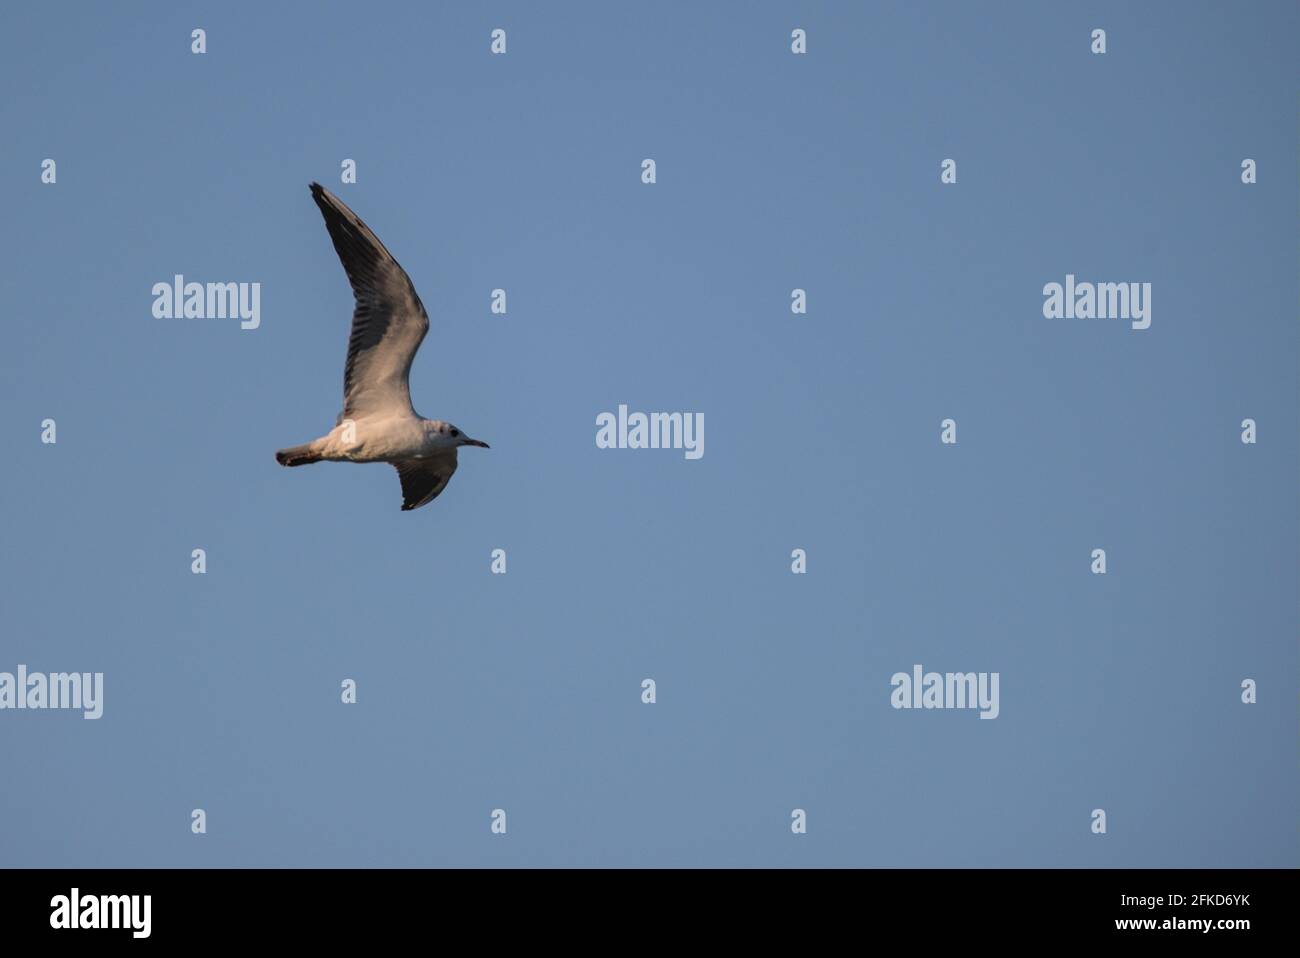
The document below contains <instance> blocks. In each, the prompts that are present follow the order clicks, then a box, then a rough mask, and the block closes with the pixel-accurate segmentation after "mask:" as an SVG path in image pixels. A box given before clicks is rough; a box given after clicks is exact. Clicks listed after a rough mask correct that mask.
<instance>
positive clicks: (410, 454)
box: [275, 183, 487, 511]
mask: <svg viewBox="0 0 1300 958" xmlns="http://www.w3.org/2000/svg"><path fill="white" fill-rule="evenodd" d="M311 194H312V198H313V199H315V201H316V205H317V206H318V207H320V211H321V214H322V215H323V216H324V217H325V227H326V229H327V230H329V234H330V239H331V240H333V242H334V249H335V251H336V252H337V253H338V255H339V260H340V261H341V262H342V263H343V269H344V271H345V272H346V273H347V275H348V282H349V283H351V284H352V292H353V294H354V295H355V296H356V301H357V302H356V309H355V311H354V312H353V314H352V335H351V337H350V339H349V340H348V358H347V363H346V365H345V366H344V371H343V412H341V413H340V414H339V418H338V421H337V422H336V423H335V425H334V428H333V429H331V430H330V431H329V432H328V433H327V434H326V435H324V436H321V437H320V438H319V439H313V440H312V441H311V442H309V443H304V444H303V445H301V446H291V447H290V448H288V449H281V450H280V451H279V452H277V453H276V454H275V458H276V461H277V462H279V463H280V464H281V465H282V466H304V465H307V464H308V463H313V462H387V463H391V464H392V465H393V466H394V467H395V468H396V469H397V474H398V477H399V478H400V479H401V481H402V499H403V501H402V510H403V511H409V510H411V509H418V508H419V507H420V506H422V505H424V504H425V503H428V502H432V501H433V500H434V499H435V498H437V496H438V494H439V493H441V492H442V490H443V489H445V488H446V487H447V483H448V482H449V481H451V477H452V474H453V473H454V472H455V471H456V465H457V458H456V450H457V449H459V448H460V447H461V446H481V447H483V448H484V449H486V448H487V443H485V442H481V441H480V440H478V439H471V438H470V437H469V436H467V435H465V434H464V433H463V432H461V431H460V430H459V429H458V428H456V427H455V426H453V425H452V424H451V423H448V422H443V421H442V420H441V419H424V418H422V417H420V416H419V415H417V414H416V412H415V409H414V408H413V407H412V406H411V392H410V386H409V383H408V380H409V377H410V374H411V361H412V360H413V359H414V358H415V353H416V350H418V349H419V348H420V343H422V342H423V341H424V336H425V334H426V333H427V332H428V331H429V316H428V314H427V313H426V312H425V311H424V304H423V303H421V302H420V297H419V296H418V295H417V294H416V292H415V287H414V286H413V285H412V284H411V279H410V277H409V276H407V275H406V271H405V270H403V269H402V267H401V266H399V265H398V263H397V260H395V259H393V257H392V254H390V253H389V252H388V250H387V249H385V248H384V244H383V243H381V242H379V238H378V237H377V236H375V234H374V233H373V232H371V230H370V228H369V227H368V226H366V224H365V223H363V222H362V221H361V219H360V217H358V216H357V215H356V214H355V213H353V212H352V210H350V209H348V207H347V205H346V204H345V203H343V202H342V201H341V200H340V199H339V198H338V197H336V196H335V195H334V194H332V193H331V192H330V191H329V190H327V189H325V188H324V187H322V186H321V185H320V184H319V183H313V184H311Z"/></svg>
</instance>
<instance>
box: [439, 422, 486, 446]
mask: <svg viewBox="0 0 1300 958" xmlns="http://www.w3.org/2000/svg"><path fill="white" fill-rule="evenodd" d="M434 429H435V435H436V436H437V439H438V444H439V445H441V446H445V447H447V448H448V449H456V448H458V447H460V446H479V447H481V448H483V449H490V448H492V447H491V446H489V445H488V444H487V443H485V442H484V441H483V440H481V439H471V438H470V437H469V436H467V435H466V434H465V431H464V430H463V429H461V428H460V427H458V426H453V425H452V424H451V423H449V422H439V423H435V424H434Z"/></svg>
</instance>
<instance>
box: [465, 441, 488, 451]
mask: <svg viewBox="0 0 1300 958" xmlns="http://www.w3.org/2000/svg"><path fill="white" fill-rule="evenodd" d="M465 445H467V446H481V447H482V448H484V449H491V448H492V447H491V446H489V445H488V444H487V443H485V442H484V441H483V440H482V439H466V440H465Z"/></svg>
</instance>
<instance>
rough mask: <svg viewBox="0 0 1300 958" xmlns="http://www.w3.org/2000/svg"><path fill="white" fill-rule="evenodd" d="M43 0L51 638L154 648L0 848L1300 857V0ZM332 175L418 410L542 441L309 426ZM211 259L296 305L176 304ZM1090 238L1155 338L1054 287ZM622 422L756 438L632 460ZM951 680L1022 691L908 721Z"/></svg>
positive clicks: (3, 792) (12, 151) (36, 360)
mask: <svg viewBox="0 0 1300 958" xmlns="http://www.w3.org/2000/svg"><path fill="white" fill-rule="evenodd" d="M0 26H2V27H3V29H0V54H2V55H0V80H2V81H3V84H2V88H3V89H5V90H6V91H7V92H6V94H5V96H4V97H3V98H2V99H0V127H2V128H3V129H4V130H5V131H6V137H5V148H4V150H3V151H0V181H3V182H4V183H5V184H6V189H5V191H4V196H5V208H6V217H5V219H6V223H7V226H8V228H7V229H5V230H4V231H3V233H2V234H0V254H2V258H3V262H4V263H5V268H4V269H3V271H0V291H2V292H3V294H4V301H5V302H6V303H7V306H8V308H7V310H6V317H7V329H6V332H7V343H8V345H7V348H6V349H5V350H4V351H3V353H0V373H2V375H0V409H2V410H3V413H4V414H3V417H2V421H3V423H4V429H5V430H6V436H5V438H6V445H7V448H8V450H9V453H8V455H9V459H8V463H7V468H6V469H5V473H4V479H3V489H4V495H3V496H2V497H0V523H2V525H3V528H4V530H5V535H4V540H5V548H4V549H2V550H0V582H2V583H3V591H2V592H0V594H3V596H4V608H5V610H6V612H7V614H6V616H5V627H4V628H3V630H0V671H6V670H7V671H13V670H14V669H15V668H16V667H17V665H18V664H19V663H23V664H26V665H27V666H28V668H29V669H32V670H43V671H66V670H76V671H91V672H95V671H102V672H103V673H104V675H105V679H104V681H105V703H104V716H103V718H102V719H100V720H99V721H94V722H91V721H83V720H82V719H81V718H80V716H79V715H78V714H76V713H70V712H53V711H46V712H40V711H30V710H28V711H18V710H12V711H5V712H0V762H2V763H3V767H4V769H5V775H4V779H5V787H4V788H2V789H0V825H2V826H3V827H0V864H3V865H19V866H22V865H75V866H120V865H128V866H137V865H138V866H146V865H174V866H209V865H217V866H227V865H269V866H315V865H401V866H417V865H525V866H533V865H652V866H660V865H707V866H716V865H840V866H843V865H852V866H874V865H883V866H929V865H947V866H1063V865H1077V866H1111V865H1118V866H1256V865H1261V866H1262V865H1271V866H1276V865H1295V864H1296V863H1297V859H1298V857H1300V856H1298V853H1300V838H1298V837H1297V832H1296V828H1295V809H1296V807H1297V799H1298V798H1300V787H1298V786H1300V775H1298V766H1297V761H1296V756H1297V748H1296V745H1297V742H1296V729H1297V720H1298V719H1300V715H1298V714H1297V695H1296V691H1297V690H1296V677H1297V674H1300V670H1298V669H1297V666H1298V665H1300V663H1298V662H1297V643H1296V634H1297V625H1298V623H1297V604H1296V582H1297V576H1298V574H1300V554H1298V551H1297V543H1298V541H1300V540H1298V538H1297V532H1298V531H1300V529H1298V527H1300V513H1298V512H1297V501H1296V494H1295V490H1296V479H1297V472H1298V471H1300V470H1298V466H1300V459H1298V457H1297V453H1298V449H1297V439H1298V437H1300V432H1298V431H1297V417H1296V409H1297V403H1296V398H1297V370H1298V369H1300V366H1298V365H1297V352H1298V347H1300V343H1298V342H1297V324H1296V306H1297V301H1298V297H1297V293H1298V292H1300V290H1298V289H1297V272H1296V211H1297V199H1298V197H1297V185H1296V176H1295V168H1296V167H1295V163H1296V155H1297V123H1296V102H1297V101H1296V93H1297V86H1296V77H1295V64H1296V63H1297V62H1300V59H1298V58H1297V39H1298V38H1300V32H1298V27H1300V13H1297V10H1296V8H1295V6H1294V5H1292V4H1281V3H1278V4H1259V5H1253V6H1252V7H1251V8H1250V10H1249V11H1248V12H1242V11H1239V10H1235V9H1228V8H1224V7H1221V6H1218V5H1212V4H1143V5H1140V6H1133V5H1128V4H1093V5H1089V6H1088V7H1087V8H1086V9H1084V8H1079V9H1070V8H1067V7H1065V6H1063V5H1045V4H1029V3H1025V4H999V5H994V6H985V7H974V6H972V5H969V4H870V5H868V4H794V3H755V4H740V3H730V4H708V5H698V4H691V5H687V4H666V5H657V6H653V7H645V6H641V5H632V4H626V5H614V4H596V3H590V4H575V3H563V4H548V5H540V4H522V3H521V4H493V3H488V4H469V3H464V4H437V5H431V4H415V3H410V4H383V3H378V4H367V5H344V4H337V5H312V6H310V7H308V6H306V5H302V6H288V5H285V6H283V7H280V6H278V5H277V6H274V7H272V8H266V7H265V5H253V4H241V5H203V4H188V5H187V4H157V3H155V4H138V5H132V6H131V7H130V8H129V9H109V8H107V7H100V6H95V7H74V6H71V5H64V4H58V3H55V4H43V5H40V6H32V5H27V6H21V7H16V8H12V9H6V10H5V11H4V12H3V13H2V14H0ZM197 27H201V28H203V29H205V30H206V32H207V52H206V53H205V54H203V55H201V56H198V55H194V54H192V53H191V52H190V32H191V30H193V29H194V28H197ZM497 27H501V28H504V29H506V31H507V36H508V52H507V53H506V54H505V55H504V56H493V55H491V54H490V52H489V49H488V46H489V33H490V31H491V30H492V29H493V28H497ZM795 27H801V28H803V29H805V30H807V32H808V53H807V54H806V55H804V56H796V55H793V54H792V53H791V52H790V46H789V44H790V31H791V30H792V29H794V28H795ZM1096 27H1102V28H1104V29H1106V31H1107V44H1108V49H1107V52H1106V53H1105V54H1104V55H1100V56H1098V55H1094V54H1092V53H1091V52H1090V51H1089V35H1090V32H1091V31H1092V29H1094V28H1096ZM47 157H48V158H53V159H55V160H56V162H57V182H56V183H55V184H52V185H51V184H43V183H42V182H41V179H40V164H41V161H42V160H43V159H45V158H47ZM647 157H651V158H654V159H655V160H656V163H657V174H658V181H657V182H656V183H655V184H654V185H652V186H648V185H644V184H642V183H641V181H640V171H641V161H642V160H643V159H644V158H647ZM1245 157H1250V158H1253V159H1255V160H1256V161H1257V164H1258V170H1259V174H1258V183H1256V184H1254V185H1250V186H1246V185H1243V184H1242V183H1241V181H1240V164H1241V161H1242V159H1243V158H1245ZM345 158H352V159H355V160H356V162H357V169H358V177H357V183H355V184H347V185H344V184H342V183H340V182H339V171H340V163H341V162H342V160H343V159H345ZM945 158H953V159H955V160H956V161H957V164H958V181H957V183H956V184H955V185H947V186H945V185H942V184H941V183H940V182H939V169H940V163H941V161H942V160H944V159H945ZM311 180H319V181H321V182H322V183H324V184H325V185H326V186H327V187H329V188H330V189H331V190H333V191H334V192H336V193H337V194H338V195H339V196H340V197H341V198H342V199H343V200H344V201H345V202H347V203H349V204H351V205H352V207H353V208H354V209H355V210H356V211H357V213H358V214H359V215H360V216H361V217H362V218H363V219H365V220H366V222H367V223H368V224H369V225H370V226H371V227H372V228H373V229H374V230H375V231H376V232H377V233H378V235H379V236H380V237H381V239H382V240H383V241H384V243H385V244H386V245H387V246H388V248H389V249H390V250H392V252H393V253H394V255H395V256H396V257H397V259H398V260H399V261H400V262H401V263H402V265H403V266H404V267H405V268H406V269H407V271H408V273H409V274H410V276H411V278H412V280H413V281H414V283H415V285H416V288H417V289H418V290H419V292H420V295H421V297H422V299H423V301H424V303H425V306H426V307H427V309H428V312H429V314H430V317H431V321H432V329H431V332H430V334H429V337H428V339H427V340H426V342H425V344H424V346H423V348H422V350H421V352H420V354H419V356H418V357H417V359H416V361H415V365H414V368H413V371H412V377H411V378H412V394H413V397H414V401H415V406H416V408H417V409H418V410H419V411H420V412H421V413H422V414H424V415H426V416H430V417H439V418H444V419H448V420H450V421H452V422H455V423H456V424H458V425H459V426H461V427H463V428H464V429H466V430H467V431H468V432H469V433H470V434H471V435H474V436H476V437H480V438H482V439H485V440H486V441H488V442H489V443H491V445H492V448H491V450H486V451H485V450H476V449H471V450H467V451H465V453H464V454H463V455H462V456H461V467H460V470H459V472H458V473H457V475H456V477H455V478H454V479H453V480H452V482H451V484H450V485H449V487H448V489H447V491H446V492H444V493H443V495H442V496H441V497H440V498H439V499H438V500H437V501H435V502H434V503H432V504H431V505H429V506H427V507H425V508H423V509H421V510H418V511H416V512H412V513H401V512H400V511H399V509H398V506H399V505H400V501H401V500H400V493H399V487H398V482H397V477H396V474H395V473H394V472H393V470H392V469H391V468H389V467H387V466H382V465H368V466H349V465H328V464H327V465H319V466H311V467H309V468H303V469H295V470H286V469H282V468H280V467H279V466H277V465H276V463H275V461H274V459H273V453H274V451H275V450H276V449H278V448H281V447H283V446H287V445H291V444H294V443H298V442H302V441H306V440H308V439H310V438H312V437H314V436H317V435H320V434H321V433H323V432H324V431H325V430H326V429H327V428H328V427H329V426H330V425H331V424H332V423H333V421H334V417H335V415H336V413H337V412H338V408H339V402H340V392H341V381H342V365H343V359H344V350H345V345H346V340H347V331H348V323H349V318H350V313H351V297H350V294H349V291H348V287H347V283H346V279H345V277H344V275H343V272H342V269H341V268H340V266H339V264H338V261H337V259H336V257H335V255H334V252H333V249H332V248H331V246H330V243H329V239H328V236H327V235H326V233H325V230H324V227H323V225H322V222H321V219H320V215H319V213H318V211H317V210H316V208H315V206H314V205H313V204H312V202H311V198H310V195H309V193H308V190H307V183H308V182H309V181H311ZM177 273H180V274H183V275H184V276H185V277H186V278H187V279H192V280H196V281H200V282H226V281H239V282H259V283H261V325H260V328H258V329H256V330H241V329H240V328H239V326H238V323H237V322H232V321H221V320H188V321H187V320H159V319H155V318H154V317H153V316H152V315H151V305H152V297H151V294H150V290H151V288H152V286H153V284H154V283H157V282H160V281H161V282H169V281H170V280H171V278H172V276H173V275H175V274H177ZM1067 273H1073V274H1076V275H1077V276H1078V277H1079V279H1080V280H1091V281H1095V282H1129V281H1133V282H1150V283H1151V284H1152V288H1153V316H1152V325H1151V328H1150V329H1147V330H1143V331H1135V330H1132V329H1130V328H1129V327H1128V325H1127V324H1126V323H1121V322H1113V321H1101V320H1094V321H1087V320H1068V321H1067V320H1049V319H1045V318H1044V316H1043V314H1042V304H1043V296H1042V288H1043V286H1044V285H1045V284H1047V283H1050V282H1063V281H1064V278H1065V276H1066V274H1067ZM796 287H797V288H803V289H806V290H807V293H808V312H807V314H806V315H794V314H792V313H791V311H790V291H791V290H792V289H794V288H796ZM494 288H504V289H506V290H507V294H508V312H507V314H506V315H504V316H500V315H493V314H492V313H491V312H490V311H489V304H490V294H491V291H492V290H493V289H494ZM620 403H627V404H628V405H629V406H630V407H631V408H632V409H635V410H642V411H689V412H698V413H703V414H704V416H705V419H706V422H707V430H706V437H707V441H706V452H705V455H704V456H703V457H702V458H701V459H699V460H696V461H688V460H686V459H685V458H684V457H683V456H682V454H681V453H680V452H674V451H666V450H664V451H661V450H645V451H629V450H601V449H598V448H596V445H595V442H594V437H595V418H596V416H597V415H598V414H600V413H601V412H604V411H612V410H615V409H616V408H617V406H618V404H620ZM1247 417H1250V418H1253V419H1255V420H1256V421H1257V423H1258V429H1259V441H1258V442H1257V443H1256V444H1254V445H1249V446H1248V445H1243V444H1242V443H1241V442H1240V440H1239V434H1240V431H1241V430H1240V422H1241V421H1242V419H1244V418H1247ZM46 418H53V419H54V420H56V422H57V424H58V426H57V428H58V433H57V435H58V441H57V443H56V444H54V445H46V444H42V443H41V442H40V423H41V422H42V420H44V419H46ZM945 418H952V419H954V420H956V422H957V423H958V442H957V444H956V445H951V446H949V445H942V444H941V443H940V442H939V431H940V430H939V423H940V421H941V420H943V419H945ZM1099 547H1100V548H1104V549H1106V551H1107V556H1108V571H1107V574H1106V575H1105V576H1095V575H1092V574H1091V573H1090V571H1089V564H1090V553H1091V551H1092V550H1093V549H1094V548H1099ZM195 548H203V549H204V550H206V553H207V557H208V558H207V562H208V571H207V573H206V574H205V575H202V576H198V575H193V574H191V572H190V555H191V550H193V549H195ZM498 548H500V549H505V550H506V551H507V555H508V569H509V571H508V573H507V574H506V575H503V576H502V575H493V574H491V572H490V568H489V564H490V554H491V552H492V550H493V549H498ZM795 548H802V549H804V550H806V551H807V555H808V572H807V574H805V575H793V574H791V571H790V554H791V550H793V549H795ZM916 663H921V664H923V665H924V666H925V667H926V669H934V670H938V671H966V670H973V671H988V672H998V673H999V674H1000V677H1001V685H1000V687H1001V708H1000V714H999V717H998V718H997V719H996V720H995V721H980V720H978V719H977V717H976V714H975V713H974V712H969V711H959V710H936V711H910V710H909V711H900V710H894V709H892V708H891V707H890V691H891V688H890V684H889V681H890V676H891V675H892V674H894V673H895V672H898V671H910V670H911V668H912V666H913V665H914V664H916ZM647 677H650V678H654V679H655V680H656V682H657V692H658V696H657V697H658V700H657V702H656V703H655V704H654V705H645V704H643V703H642V702H641V699H640V692H641V688H640V684H641V681H642V680H643V679H644V678H647ZM345 678H352V679H355V680H356V682H357V683H358V702H357V704H355V705H343V704H342V703H341V702H340V700H339V687H340V682H341V681H342V680H343V679H345ZM1245 678H1253V679H1255V680H1256V681H1257V682H1258V683H1259V701H1258V703H1257V704H1255V705H1249V706H1248V705H1243V704H1242V703H1241V701H1240V683H1241V681H1242V679H1245ZM194 808H202V809H204V810H205V811H206V812H207V815H208V832H207V834H205V835H201V836H198V835H193V834H191V832H190V812H191V810H192V809H194ZM494 808H504V809H505V810H506V811H507V813H508V816H509V831H508V833H507V834H506V835H504V836H499V835H493V834H491V833H490V831H489V827H488V826H489V815H490V812H491V810H492V809H494ZM794 808H803V809H805V810H806V811H807V814H808V832H807V834H806V835H798V836H796V835H793V834H792V833H791V830H790V813H791V810H792V809H794ZM1094 808H1104V809H1106V812H1107V816H1108V831H1107V834H1105V835H1104V836H1101V835H1094V834H1092V833H1091V831H1090V829H1089V824H1090V818H1089V815H1090V812H1091V811H1092V810H1093V809H1094Z"/></svg>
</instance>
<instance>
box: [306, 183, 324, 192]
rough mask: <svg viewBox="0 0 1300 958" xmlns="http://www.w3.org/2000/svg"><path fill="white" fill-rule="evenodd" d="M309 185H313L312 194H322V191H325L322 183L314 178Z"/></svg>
mask: <svg viewBox="0 0 1300 958" xmlns="http://www.w3.org/2000/svg"><path fill="white" fill-rule="evenodd" d="M307 185H308V186H309V187H311V195H312V196H320V195H321V194H322V193H324V192H325V187H323V186H321V185H320V184H319V183H317V182H316V181H315V180H312V181H311V182H310V183H309V184H307Z"/></svg>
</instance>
